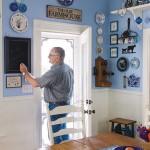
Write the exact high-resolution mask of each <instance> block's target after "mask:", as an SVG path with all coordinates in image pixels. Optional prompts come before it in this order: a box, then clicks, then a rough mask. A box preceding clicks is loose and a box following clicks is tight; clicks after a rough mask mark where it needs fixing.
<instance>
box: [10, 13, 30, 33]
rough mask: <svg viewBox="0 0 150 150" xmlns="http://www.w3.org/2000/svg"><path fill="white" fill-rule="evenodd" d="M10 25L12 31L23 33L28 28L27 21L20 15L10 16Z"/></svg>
mask: <svg viewBox="0 0 150 150" xmlns="http://www.w3.org/2000/svg"><path fill="white" fill-rule="evenodd" d="M10 25H11V27H12V29H13V30H14V31H16V32H24V31H26V30H27V28H28V19H27V17H26V16H25V15H23V14H22V13H16V14H14V15H12V17H11V19H10Z"/></svg>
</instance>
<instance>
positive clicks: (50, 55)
mask: <svg viewBox="0 0 150 150" xmlns="http://www.w3.org/2000/svg"><path fill="white" fill-rule="evenodd" d="M52 56H59V55H52V54H49V55H48V57H49V58H50V57H52Z"/></svg>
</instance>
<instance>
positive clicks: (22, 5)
mask: <svg viewBox="0 0 150 150" xmlns="http://www.w3.org/2000/svg"><path fill="white" fill-rule="evenodd" d="M19 11H20V12H22V13H24V12H26V11H27V6H26V5H25V4H19Z"/></svg>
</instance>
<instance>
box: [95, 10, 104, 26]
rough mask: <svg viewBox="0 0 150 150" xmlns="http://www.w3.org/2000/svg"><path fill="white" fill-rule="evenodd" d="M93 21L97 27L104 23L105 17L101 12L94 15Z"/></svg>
mask: <svg viewBox="0 0 150 150" xmlns="http://www.w3.org/2000/svg"><path fill="white" fill-rule="evenodd" d="M95 20H96V23H97V24H98V25H102V24H103V23H104V22H105V15H104V14H103V13H102V12H98V13H96V17H95Z"/></svg>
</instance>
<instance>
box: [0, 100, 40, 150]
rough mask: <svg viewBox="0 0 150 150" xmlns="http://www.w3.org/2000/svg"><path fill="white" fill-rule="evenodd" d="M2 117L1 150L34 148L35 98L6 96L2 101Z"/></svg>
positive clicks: (0, 110)
mask: <svg viewBox="0 0 150 150" xmlns="http://www.w3.org/2000/svg"><path fill="white" fill-rule="evenodd" d="M22 98H23V97H22ZM32 98H33V97H32ZM16 99H17V100H16ZM0 118H1V119H0V150H33V149H34V147H35V136H34V132H35V131H34V129H35V124H36V116H35V100H34V99H30V100H29V99H27V98H26V99H25V97H24V98H23V100H22V99H20V100H19V97H16V98H13V97H11V99H10V98H4V99H3V100H2V101H1V103H0ZM37 132H38V131H37Z"/></svg>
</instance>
